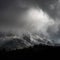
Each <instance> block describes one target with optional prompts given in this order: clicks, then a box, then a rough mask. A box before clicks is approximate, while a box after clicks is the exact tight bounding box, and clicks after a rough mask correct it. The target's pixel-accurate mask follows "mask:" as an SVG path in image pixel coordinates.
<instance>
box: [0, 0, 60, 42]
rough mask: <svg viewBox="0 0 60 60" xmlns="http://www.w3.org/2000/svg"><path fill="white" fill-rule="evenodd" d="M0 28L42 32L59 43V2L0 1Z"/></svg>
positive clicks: (44, 0) (36, 0)
mask: <svg viewBox="0 0 60 60" xmlns="http://www.w3.org/2000/svg"><path fill="white" fill-rule="evenodd" d="M41 17H42V18H41ZM0 28H1V29H2V28H3V30H7V28H10V29H13V30H15V29H16V33H19V32H21V31H22V32H26V31H29V32H39V33H40V32H42V33H43V34H44V35H46V36H47V37H48V38H50V39H53V40H56V42H59V41H60V0H0ZM1 29H0V30H1ZM17 31H18V32H17Z"/></svg>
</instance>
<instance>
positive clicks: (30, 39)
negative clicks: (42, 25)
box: [0, 33, 54, 50]
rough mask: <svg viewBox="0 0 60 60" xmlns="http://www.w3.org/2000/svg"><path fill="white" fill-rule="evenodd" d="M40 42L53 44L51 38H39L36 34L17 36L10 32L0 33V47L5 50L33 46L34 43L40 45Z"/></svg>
mask: <svg viewBox="0 0 60 60" xmlns="http://www.w3.org/2000/svg"><path fill="white" fill-rule="evenodd" d="M0 34H1V33H0ZM3 35H4V36H3ZM40 44H44V45H48V46H54V43H53V41H52V40H49V39H46V38H41V37H40V36H39V35H37V34H35V35H33V34H23V36H22V37H19V36H16V35H14V34H11V33H10V34H1V36H0V48H2V49H3V48H5V49H6V50H16V49H23V48H28V47H33V46H34V45H40Z"/></svg>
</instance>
